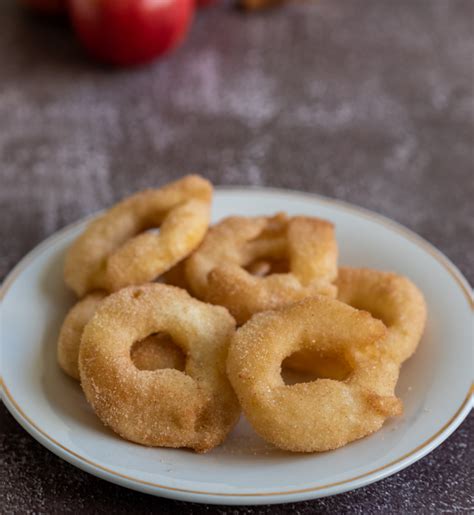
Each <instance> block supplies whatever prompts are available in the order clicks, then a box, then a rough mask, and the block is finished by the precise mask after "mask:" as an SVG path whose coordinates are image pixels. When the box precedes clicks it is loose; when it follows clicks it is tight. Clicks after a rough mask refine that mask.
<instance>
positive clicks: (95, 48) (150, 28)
mask: <svg viewBox="0 0 474 515" xmlns="http://www.w3.org/2000/svg"><path fill="white" fill-rule="evenodd" d="M194 4H195V0H69V9H70V13H71V19H72V22H73V25H74V28H75V30H76V33H77V35H78V36H79V39H80V40H81V41H82V43H83V44H84V46H85V47H86V48H87V49H88V50H89V52H91V54H92V55H94V56H95V57H97V58H98V59H100V60H102V61H105V62H108V63H112V64H117V65H134V64H141V63H144V62H147V61H151V60H152V59H154V58H155V57H158V56H160V55H162V54H163V53H165V52H167V51H168V50H171V49H172V48H174V47H176V46H177V45H178V44H179V43H180V42H181V41H182V40H183V38H184V36H185V34H186V32H187V31H188V28H189V25H190V22H191V20H192V18H193V14H194Z"/></svg>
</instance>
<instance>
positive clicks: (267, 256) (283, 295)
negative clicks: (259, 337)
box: [185, 213, 337, 324]
mask: <svg viewBox="0 0 474 515" xmlns="http://www.w3.org/2000/svg"><path fill="white" fill-rule="evenodd" d="M271 261H273V262H277V263H278V266H277V267H276V270H275V272H279V270H278V268H280V269H281V262H282V261H286V262H287V264H288V269H289V270H288V272H287V273H281V272H280V273H271V274H270V275H266V276H265V274H266V273H268V272H273V270H271V266H270V265H267V263H268V262H271ZM185 266H186V277H187V279H188V283H189V285H190V287H191V289H192V291H193V293H194V294H195V295H196V296H197V297H199V298H201V299H203V300H205V301H207V302H211V303H212V304H218V305H221V306H225V307H226V308H227V309H228V310H229V311H230V312H231V314H232V315H233V316H234V318H235V319H236V320H237V322H238V323H239V324H242V323H244V322H246V321H247V320H248V319H249V318H250V317H251V316H252V315H253V314H254V313H258V312H260V311H264V310H267V309H273V308H277V307H279V306H283V305H286V304H288V303H290V302H293V301H296V300H300V299H302V298H305V297H308V296H310V295H315V294H321V295H328V296H332V297H334V296H335V295H336V287H335V286H334V284H333V281H334V280H335V279H336V276H337V243H336V240H335V237H334V227H333V225H332V224H331V223H330V222H327V221H325V220H320V219H317V218H311V217H304V216H295V217H291V218H290V217H288V216H286V215H285V214H283V213H279V214H277V215H275V216H272V217H264V216H262V217H253V218H251V217H239V216H233V217H229V218H226V219H224V220H222V221H221V222H220V223H218V224H217V225H215V226H213V227H211V229H210V230H209V231H208V233H207V235H206V237H205V239H204V241H203V243H202V244H201V246H200V247H199V249H198V250H197V251H196V252H195V253H194V254H193V255H192V256H191V257H190V258H189V259H188V260H187V261H186V265H185ZM246 267H247V268H248V270H247V269H246ZM249 270H250V271H249ZM253 274H254V275H253Z"/></svg>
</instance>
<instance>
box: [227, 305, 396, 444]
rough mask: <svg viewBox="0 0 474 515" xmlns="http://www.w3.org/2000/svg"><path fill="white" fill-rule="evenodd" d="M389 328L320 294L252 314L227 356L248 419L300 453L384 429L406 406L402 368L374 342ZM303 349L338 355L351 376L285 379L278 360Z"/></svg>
mask: <svg viewBox="0 0 474 515" xmlns="http://www.w3.org/2000/svg"><path fill="white" fill-rule="evenodd" d="M386 332H387V330H386V328H385V326H384V324H383V323H382V322H381V321H379V320H375V319H374V318H372V317H371V316H370V315H369V313H367V312H365V311H358V310H356V309H354V308H351V307H350V306H348V305H346V304H344V303H342V302H339V301H337V300H334V299H330V298H328V297H322V296H318V297H312V298H307V299H304V300H302V301H299V302H297V303H295V304H292V305H290V306H286V307H283V308H280V309H278V310H276V311H267V312H264V313H259V314H257V315H254V316H253V317H252V319H251V320H250V321H249V322H247V323H246V324H245V325H244V326H242V327H241V328H240V329H239V330H238V331H237V333H236V334H235V336H234V338H233V340H232V343H231V346H230V349H229V356H228V360H227V372H228V376H229V379H230V381H231V383H232V386H233V387H234V389H235V391H236V393H237V396H238V398H239V400H240V403H241V406H242V409H243V411H244V413H245V415H246V417H247V419H248V420H249V422H250V424H251V425H252V426H253V428H254V429H255V430H256V431H257V432H258V433H259V434H260V435H261V436H262V437H263V438H264V439H266V440H267V441H269V442H271V443H273V444H274V445H276V446H277V447H280V448H282V449H286V450H290V451H300V452H313V451H325V450H329V449H335V448H337V447H341V446H343V445H345V444H346V443H348V442H350V441H352V440H356V439H358V438H362V437H364V436H366V435H368V434H370V433H372V432H374V431H377V430H378V429H380V427H381V426H382V424H383V422H384V421H385V419H386V418H387V417H391V416H394V415H399V414H400V413H401V411H402V404H401V401H400V400H399V399H397V397H395V395H394V387H395V384H396V381H397V378H398V368H399V367H398V365H397V364H396V363H394V362H392V361H391V360H387V359H382V357H381V355H380V353H379V351H378V347H377V345H376V342H377V341H379V340H381V339H382V338H383V337H384V336H385V334H386ZM299 350H310V351H316V352H319V353H321V354H323V355H327V356H332V357H337V358H338V359H341V360H342V361H344V362H346V363H347V364H348V365H349V367H350V369H351V372H350V375H349V376H348V377H347V379H345V380H344V381H337V380H333V379H316V380H315V381H311V382H309V383H299V384H294V385H291V386H289V385H285V384H284V382H283V380H282V377H281V373H280V372H281V363H282V361H283V360H284V359H285V358H286V357H288V356H290V355H291V354H293V353H294V352H296V351H299Z"/></svg>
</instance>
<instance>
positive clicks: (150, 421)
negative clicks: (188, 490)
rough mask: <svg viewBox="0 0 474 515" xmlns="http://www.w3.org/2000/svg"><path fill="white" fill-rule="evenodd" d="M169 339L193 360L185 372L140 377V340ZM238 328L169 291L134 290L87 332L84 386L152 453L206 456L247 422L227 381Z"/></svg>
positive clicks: (223, 315)
mask: <svg viewBox="0 0 474 515" xmlns="http://www.w3.org/2000/svg"><path fill="white" fill-rule="evenodd" d="M157 332H164V333H167V334H169V335H170V337H171V338H172V339H173V341H174V342H175V343H176V344H177V345H178V346H179V347H180V348H181V349H182V350H183V351H184V353H185V354H186V367H185V373H184V372H181V371H179V370H171V369H164V370H153V371H147V370H138V369H137V368H136V367H135V366H134V365H133V363H132V360H131V357H130V351H131V349H132V346H133V345H134V343H135V342H136V341H140V340H143V339H144V338H145V337H147V336H148V335H150V334H154V333H157ZM234 332H235V321H234V319H233V318H232V317H231V316H230V315H229V313H228V311H227V310H226V309H224V308H222V307H220V306H212V305H209V304H204V303H203V302H200V301H198V300H196V299H193V298H192V297H190V296H189V295H188V293H186V292H185V291H184V290H181V289H179V288H175V287H173V286H167V285H164V284H147V285H143V286H136V287H128V288H125V289H122V290H120V291H119V292H117V293H114V294H112V295H110V296H109V297H107V298H106V299H105V300H104V301H102V303H101V304H100V306H99V308H98V309H97V311H96V313H95V314H94V316H93V317H92V319H91V320H90V322H89V323H88V324H87V325H86V327H85V329H84V333H83V336H82V341H81V346H80V351H79V370H80V376H81V385H82V388H83V390H84V392H85V394H86V398H87V400H88V401H89V403H90V404H91V406H92V407H93V409H94V411H95V412H96V414H97V415H98V417H99V418H100V419H101V420H102V422H104V423H105V424H106V425H108V426H110V427H111V428H112V429H113V430H114V431H115V432H117V433H118V434H119V435H121V436H122V437H123V438H126V439H128V440H131V441H133V442H137V443H140V444H144V445H150V446H163V447H189V448H192V449H194V450H196V451H198V452H206V451H208V450H209V449H212V448H213V447H215V446H216V445H219V444H220V443H221V442H222V441H223V440H224V438H225V436H226V435H227V433H228V432H229V431H230V430H231V428H232V427H233V426H234V424H235V423H236V422H237V419H238V417H239V411H240V409H239V404H238V401H237V398H236V396H235V394H234V392H233V390H232V387H231V385H230V383H229V381H228V379H227V377H226V373H225V362H226V356H227V350H228V344H229V341H230V339H231V337H232V336H233V334H234Z"/></svg>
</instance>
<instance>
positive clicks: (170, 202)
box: [64, 175, 212, 297]
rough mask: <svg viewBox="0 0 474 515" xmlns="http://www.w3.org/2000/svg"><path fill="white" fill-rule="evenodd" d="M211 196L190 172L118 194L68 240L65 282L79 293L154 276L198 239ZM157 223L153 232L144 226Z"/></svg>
mask: <svg viewBox="0 0 474 515" xmlns="http://www.w3.org/2000/svg"><path fill="white" fill-rule="evenodd" d="M211 196H212V186H211V184H210V183H209V182H208V181H206V180H205V179H203V178H201V177H199V176H194V175H191V176H187V177H184V178H183V179H181V180H179V181H176V182H173V183H170V184H168V185H166V186H164V187H163V188H161V189H156V190H145V191H142V192H140V193H137V194H135V195H132V196H131V197H128V198H126V199H124V200H122V201H121V202H119V203H118V204H116V205H115V206H113V207H112V208H111V209H109V210H108V211H106V212H105V213H104V214H103V215H101V216H99V217H98V218H96V219H95V220H93V221H92V222H91V223H90V224H89V225H88V226H87V228H86V229H85V231H84V232H83V233H82V234H81V235H80V236H79V237H78V238H77V240H76V241H75V242H74V243H73V244H72V246H71V247H70V249H69V250H68V252H67V254H66V260H65V265H64V280H65V282H66V284H67V285H68V286H69V287H70V288H71V289H72V290H73V291H74V292H75V293H76V294H77V295H78V296H80V297H81V296H83V295H84V294H85V293H87V292H89V291H91V290H96V289H101V290H106V291H116V290H118V289H120V288H122V287H125V286H129V285H133V284H142V283H146V282H148V281H152V280H154V279H156V278H157V277H158V276H160V275H161V274H162V273H164V272H166V271H167V270H169V269H170V268H171V267H172V266H173V265H175V264H176V263H177V262H178V261H180V260H181V259H183V258H185V257H186V256H187V255H188V254H189V253H190V252H192V251H193V250H194V249H195V248H196V247H197V246H198V245H199V243H200V242H201V240H202V239H203V237H204V235H205V233H206V230H207V227H208V224H209V216H210V201H211ZM158 227H159V228H160V231H159V232H156V231H147V229H150V228H158ZM143 231H145V232H143Z"/></svg>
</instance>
